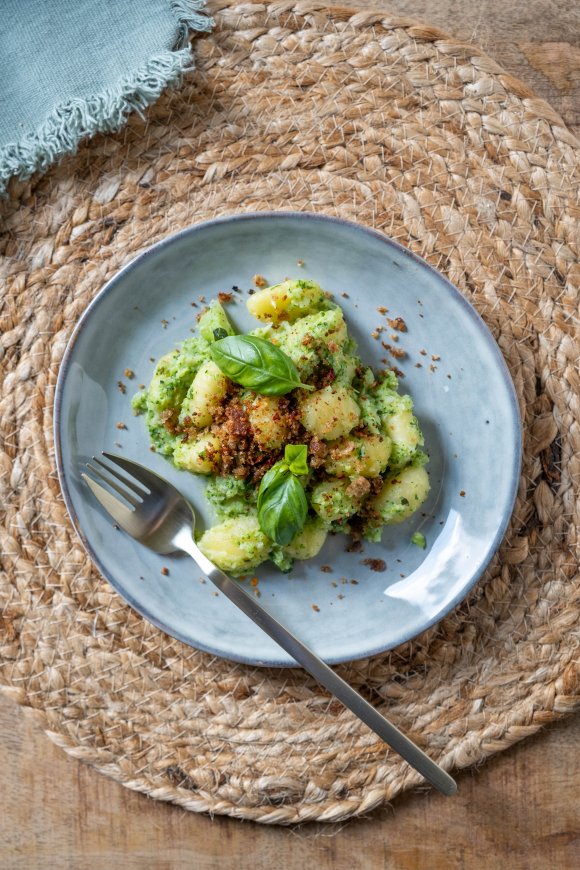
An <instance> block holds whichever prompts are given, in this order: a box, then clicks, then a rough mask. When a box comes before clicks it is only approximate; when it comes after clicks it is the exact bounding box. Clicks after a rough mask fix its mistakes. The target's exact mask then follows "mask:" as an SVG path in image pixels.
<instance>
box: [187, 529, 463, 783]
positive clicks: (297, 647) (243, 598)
mask: <svg viewBox="0 0 580 870" xmlns="http://www.w3.org/2000/svg"><path fill="white" fill-rule="evenodd" d="M180 545H181V546H182V549H184V550H185V551H186V552H187V553H188V554H189V555H190V556H191V557H192V558H193V559H194V560H195V562H197V564H198V565H199V567H200V568H201V570H202V571H203V572H204V574H205V575H206V576H207V577H208V579H209V580H211V581H212V583H214V584H215V585H216V586H217V588H218V589H219V590H220V592H223V594H224V595H225V596H226V597H227V598H229V599H230V601H232V602H233V603H234V604H235V605H236V606H237V607H239V608H240V610H242V611H243V612H244V613H245V614H246V616H249V617H250V619H251V620H253V622H255V623H256V625H258V626H259V627H260V628H261V629H262V630H263V631H265V632H266V634H268V635H269V636H270V637H271V638H272V640H274V641H276V643H277V644H278V645H279V646H281V647H282V649H284V650H286V652H287V653H289V654H290V655H291V656H292V658H294V659H295V660H296V661H297V662H298V663H299V664H301V665H302V667H303V668H304V670H306V671H308V673H309V674H311V676H313V677H314V679H315V680H318V682H319V683H320V684H321V685H322V686H324V688H325V689H328V691H329V692H331V693H332V694H333V695H334V696H335V697H336V698H338V699H339V701H342V703H343V704H344V706H345V707H348V709H349V710H351V711H352V712H353V713H354V714H355V716H358V718H359V719H361V721H362V722H364V723H365V725H368V727H369V728H370V729H371V730H372V731H374V732H375V734H378V736H379V737H380V738H381V739H382V740H384V741H385V743H388V745H389V746H391V747H392V748H393V749H394V750H396V752H398V753H399V755H401V756H402V757H403V758H404V759H405V761H407V762H408V763H409V764H410V765H411V767H414V768H415V770H417V771H418V772H419V773H420V774H421V775H422V776H424V777H425V779H426V780H427V781H428V782H430V783H431V785H433V786H435V788H436V789H438V790H439V791H440V792H441V793H442V794H445V795H452V794H455V792H456V791H457V783H456V782H455V780H454V779H453V778H452V777H451V776H449V774H448V773H446V771H444V770H443V769H442V768H441V767H439V765H438V764H435V762H434V761H432V760H431V759H430V758H429V756H428V755H425V753H424V752H423V750H422V749H419V747H418V746H417V745H416V744H415V743H413V741H412V740H410V739H409V738H408V737H406V736H405V735H404V734H403V733H402V732H401V731H399V729H398V728H396V727H395V726H394V725H393V724H392V723H391V722H389V721H388V719H385V717H384V716H382V715H381V714H380V713H379V712H378V710H376V709H375V708H374V707H373V706H372V705H371V704H369V703H368V701H365V699H364V698H363V697H362V696H361V695H359V693H358V692H357V691H355V689H353V688H352V686H350V685H349V684H348V683H347V682H346V681H345V680H343V679H342V677H339V676H338V674H337V673H335V672H334V671H333V670H332V668H330V667H329V666H328V665H327V664H326V663H325V662H323V661H322V659H320V658H319V657H318V656H317V655H316V654H315V653H314V652H313V651H312V650H311V649H310V648H309V647H307V646H306V645H305V644H304V643H302V641H301V640H298V638H297V637H296V636H295V635H294V634H292V632H291V631H289V630H288V629H287V628H285V627H284V626H283V625H282V624H281V623H280V622H278V620H277V619H275V618H274V617H273V616H272V615H271V614H270V613H268V611H267V610H265V609H264V608H263V607H262V606H261V605H260V604H258V602H257V601H256V599H255V598H254V597H252V596H251V595H250V594H249V593H248V592H246V590H245V589H244V588H243V586H241V585H240V584H239V583H236V582H235V581H234V580H232V579H231V578H230V577H228V576H227V574H224V573H223V571H220V570H219V568H216V566H215V565H214V564H213V563H212V562H210V561H209V559H208V558H206V556H204V554H203V553H202V552H201V550H200V549H199V548H198V547H197V546H196V544H195V543H194V542H193V541H192V540H191V539H190V540H189V541H183V540H182V541H180Z"/></svg>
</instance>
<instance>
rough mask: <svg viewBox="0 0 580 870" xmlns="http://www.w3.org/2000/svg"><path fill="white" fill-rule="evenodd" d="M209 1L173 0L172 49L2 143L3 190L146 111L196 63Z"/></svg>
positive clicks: (208, 23)
mask: <svg viewBox="0 0 580 870" xmlns="http://www.w3.org/2000/svg"><path fill="white" fill-rule="evenodd" d="M205 6H206V4H205V0H173V2H171V7H172V9H173V11H174V12H175V14H176V17H177V21H178V24H179V28H180V29H179V32H178V37H177V43H176V47H175V48H174V49H173V50H170V49H168V50H166V51H162V52H159V53H158V54H156V55H153V57H151V58H150V60H148V61H147V63H146V64H145V65H144V66H142V67H141V68H140V69H138V70H136V71H135V72H134V73H131V75H128V76H125V77H124V78H123V79H121V80H120V81H119V83H118V84H117V85H116V87H115V88H108V89H106V90H104V91H102V92H101V93H99V94H95V95H94V96H92V97H89V98H87V99H72V100H69V101H68V102H66V103H63V104H61V105H60V106H58V107H57V108H55V109H54V110H53V111H52V112H51V113H50V115H49V116H48V117H47V119H46V120H45V121H44V122H43V124H42V125H41V126H40V127H39V128H38V129H37V130H35V131H34V132H33V133H28V134H27V135H26V136H25V137H24V138H23V139H22V140H21V141H20V142H13V143H10V144H8V145H6V146H5V147H4V148H2V149H0V196H5V195H6V188H7V184H8V181H9V180H10V178H12V177H13V176H18V177H19V178H21V179H25V178H29V177H30V176H31V175H33V174H34V173H35V172H37V171H39V170H40V171H42V172H44V171H46V170H47V169H48V168H49V166H51V164H53V163H54V162H55V161H57V160H58V159H59V158H61V157H63V156H64V155H65V154H72V153H74V152H75V151H76V150H77V148H78V146H79V144H80V142H81V141H82V140H83V139H84V138H86V137H87V136H93V135H94V134H95V133H109V132H114V131H116V130H119V129H120V128H121V127H123V125H124V124H125V123H126V122H127V117H128V115H130V114H131V113H133V112H137V113H138V114H139V115H140V116H141V117H143V111H144V110H145V109H146V108H147V107H148V106H150V105H152V103H154V102H155V101H156V100H157V99H158V97H159V96H160V95H161V93H162V92H163V91H164V90H165V88H166V87H168V86H171V85H177V84H179V82H180V80H181V77H182V76H183V74H184V73H186V72H189V71H190V70H192V69H193V68H194V66H195V64H194V60H193V53H192V49H191V45H190V44H189V41H188V36H189V34H190V33H191V32H192V31H209V30H211V28H212V27H213V21H212V19H211V18H210V17H208V16H207V15H205V14H203V13H204V11H205Z"/></svg>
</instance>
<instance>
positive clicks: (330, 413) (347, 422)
mask: <svg viewBox="0 0 580 870" xmlns="http://www.w3.org/2000/svg"><path fill="white" fill-rule="evenodd" d="M300 419H301V421H302V425H303V426H304V428H305V429H306V431H307V432H311V433H312V434H313V435H317V436H318V437H319V438H324V439H325V440H326V441H334V440H335V439H336V438H340V437H342V436H343V435H348V433H349V432H351V431H352V430H353V429H354V427H355V426H356V425H357V424H358V422H359V420H360V408H359V406H358V405H357V403H356V402H355V400H354V398H353V394H352V390H350V389H348V387H342V386H338V387H335V386H330V387H324V388H323V389H322V390H316V392H314V393H309V394H308V395H307V396H305V397H304V398H302V399H301V400H300Z"/></svg>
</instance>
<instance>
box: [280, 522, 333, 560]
mask: <svg viewBox="0 0 580 870" xmlns="http://www.w3.org/2000/svg"><path fill="white" fill-rule="evenodd" d="M326 535H327V531H326V527H325V525H324V523H323V522H322V521H321V520H320V519H312V520H308V521H307V522H306V524H305V526H304V528H303V529H302V531H301V532H298V534H297V535H296V537H295V538H294V539H293V541H291V543H290V544H289V545H288V546H287V547H284V552H285V553H286V555H287V556H290V558H291V559H313V558H314V556H317V555H318V553H319V552H320V551H321V549H322V547H323V546H324V542H325V541H326Z"/></svg>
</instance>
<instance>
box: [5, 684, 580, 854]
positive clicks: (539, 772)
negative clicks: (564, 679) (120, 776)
mask: <svg viewBox="0 0 580 870" xmlns="http://www.w3.org/2000/svg"><path fill="white" fill-rule="evenodd" d="M0 735H1V738H0V740H1V745H2V747H3V752H4V764H3V770H2V783H3V788H2V798H1V806H2V812H1V813H0V842H1V843H2V844H3V845H2V861H1V862H0V863H1V866H2V867H3V868H4V870H16V868H18V870H23V868H24V870H26V868H31V870H36V868H44V867H50V868H51V870H61V868H62V870H70V868H75V870H85V868H87V870H109V868H110V867H114V866H116V865H117V864H118V863H119V862H120V861H122V863H123V868H124V870H132V868H139V870H147V868H152V870H153V868H154V870H180V868H184V867H195V868H196V870H209V868H217V867H225V868H229V867H236V868H240V870H244V868H248V870H250V868H251V870H266V868H271V867H283V868H284V870H303V868H304V867H307V866H311V865H314V866H316V867H317V868H318V870H359V868H360V870H366V868H373V870H374V868H384V870H411V868H424V867H428V868H429V870H439V868H441V870H461V868H470V870H471V868H483V870H486V868H490V870H497V868H498V867H500V866H502V865H503V866H505V867H507V868H509V870H546V868H547V867H549V868H555V870H558V868H568V867H569V868H571V867H573V866H576V865H577V859H578V855H579V854H580V853H579V850H580V826H579V819H578V791H579V789H578V783H579V782H580V756H579V753H578V745H579V742H580V718H576V719H572V720H569V721H566V722H563V723H560V724H558V725H555V726H552V727H550V728H547V729H546V730H545V731H544V732H543V733H541V734H539V735H537V736H536V737H533V738H532V739H530V740H528V741H527V742H526V743H525V744H519V745H518V746H515V747H513V748H512V749H510V750H508V751H507V752H506V753H504V754H503V755H501V756H497V757H496V758H494V759H492V760H490V761H489V762H488V763H487V764H486V765H485V766H483V767H482V768H481V769H480V770H479V771H477V772H475V771H466V772H464V773H462V774H460V776H459V794H458V795H457V796H456V797H455V798H443V797H441V796H440V795H438V794H434V793H433V792H428V793H423V792H416V793H414V794H409V795H405V796H403V797H402V798H401V799H399V800H397V801H396V802H395V805H394V806H393V807H391V808H384V809H382V810H378V811H376V812H375V813H373V814H371V816H370V817H368V818H366V819H360V820H351V821H350V822H346V823H344V824H342V825H331V826H326V825H321V824H311V825H305V826H303V827H302V828H301V829H299V830H292V829H287V828H279V827H278V828H269V827H266V826H265V825H258V824H254V823H252V822H239V821H236V820H233V819H229V818H224V817H215V818H214V819H213V820H212V819H210V818H209V817H208V816H198V815H194V814H193V813H187V812H185V811H184V810H181V809H180V808H178V807H175V806H172V805H166V804H161V803H158V802H155V801H152V800H150V799H148V798H146V797H144V796H143V795H141V794H138V793H135V792H131V791H129V790H127V789H125V788H123V787H122V786H121V785H119V784H118V783H116V782H114V781H113V780H111V779H109V778H107V777H105V776H102V775H101V774H99V773H97V772H96V771H94V770H92V769H91V768H89V767H87V766H86V765H84V764H82V763H80V762H78V761H76V760H75V759H72V758H70V757H68V756H67V755H65V754H64V753H63V752H62V751H61V750H60V749H58V748H57V747H56V746H54V745H53V744H52V743H51V742H50V741H49V740H48V738H47V737H46V735H45V734H44V733H43V731H42V730H41V729H40V728H39V726H38V725H37V724H36V722H35V721H33V719H32V718H31V717H30V715H29V714H27V713H26V712H25V711H23V710H22V708H20V707H17V706H16V705H15V704H14V703H13V702H12V701H9V700H8V699H6V698H4V697H2V696H0Z"/></svg>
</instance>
